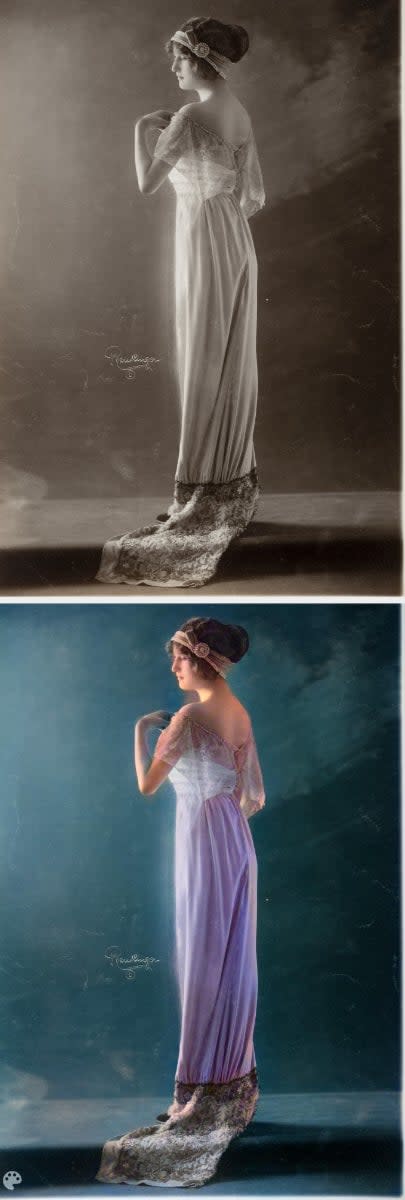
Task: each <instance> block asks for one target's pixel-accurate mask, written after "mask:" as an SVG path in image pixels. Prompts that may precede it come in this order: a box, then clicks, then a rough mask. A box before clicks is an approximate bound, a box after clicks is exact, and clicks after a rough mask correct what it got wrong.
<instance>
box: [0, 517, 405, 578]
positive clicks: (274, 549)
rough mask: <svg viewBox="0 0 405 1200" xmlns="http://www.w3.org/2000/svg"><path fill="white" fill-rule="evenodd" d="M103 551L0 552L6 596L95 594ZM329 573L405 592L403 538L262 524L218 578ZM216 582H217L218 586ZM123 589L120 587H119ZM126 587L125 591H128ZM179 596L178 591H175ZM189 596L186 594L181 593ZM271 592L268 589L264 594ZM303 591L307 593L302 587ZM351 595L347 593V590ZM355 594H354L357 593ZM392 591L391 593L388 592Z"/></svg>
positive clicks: (227, 558) (228, 557) (233, 551)
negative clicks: (404, 584) (64, 591)
mask: <svg viewBox="0 0 405 1200" xmlns="http://www.w3.org/2000/svg"><path fill="white" fill-rule="evenodd" d="M100 556H101V547H98V546H94V545H89V546H63V547H60V546H47V547H35V548H33V547H28V548H25V547H18V548H17V549H7V550H3V551H1V552H0V591H3V592H9V591H11V592H14V591H15V592H18V591H19V590H20V589H24V588H26V589H30V588H36V589H42V588H43V589H44V591H45V590H47V589H52V588H53V587H64V586H66V587H83V588H84V589H85V588H89V587H91V588H93V587H94V588H95V591H97V587H98V585H97V584H96V583H95V575H96V573H97V570H98V566H99V562H100ZM322 572H325V574H326V573H327V574H328V575H330V574H331V573H332V574H336V576H337V577H338V576H339V574H340V573H342V574H343V573H344V574H345V575H346V576H347V574H350V573H353V576H354V577H357V576H359V575H364V576H365V586H364V590H365V591H366V592H367V591H369V592H370V593H373V592H379V591H381V590H382V589H381V588H380V587H379V573H380V572H383V573H384V574H385V576H386V575H387V573H388V574H389V581H390V585H389V588H388V591H389V592H390V593H391V594H398V593H400V591H401V545H400V541H399V540H398V539H397V538H393V537H389V538H388V537H387V538H381V537H377V536H374V537H373V536H371V535H368V536H367V538H363V537H361V536H360V535H359V534H358V533H356V534H355V535H353V531H350V533H349V532H347V531H344V530H340V531H339V536H338V537H335V534H334V536H333V540H332V537H331V535H329V534H327V533H325V531H324V532H322V533H320V532H319V530H318V531H316V530H312V531H310V530H308V527H305V528H304V527H302V528H301V527H299V526H295V527H289V528H288V530H287V531H286V529H285V527H284V528H283V529H282V530H281V528H280V526H272V525H271V524H270V523H265V522H261V523H259V522H256V523H253V524H252V525H251V526H249V529H247V530H246V531H245V533H244V534H243V535H242V537H240V538H238V539H236V540H235V542H233V543H232V544H231V545H230V546H229V548H228V550H227V551H226V553H225V554H224V556H223V558H222V559H221V561H220V563H219V567H218V570H217V573H216V576H215V583H216V584H223V585H224V587H225V588H229V587H230V586H231V585H233V587H235V586H236V587H237V584H238V581H242V580H245V581H246V580H247V579H249V578H251V579H252V580H256V581H257V580H259V581H265V580H266V579H267V580H268V581H269V586H270V585H271V580H272V577H273V576H280V575H281V576H284V577H286V578H287V577H290V578H294V579H295V580H297V583H298V579H297V577H300V576H302V577H305V576H308V577H310V576H311V575H312V574H314V573H316V574H319V573H322ZM212 582H214V580H213V581H212ZM117 586H118V587H119V586H120V585H117ZM122 586H123V587H125V585H122ZM170 590H173V589H170ZM178 590H179V593H183V594H184V590H185V589H184V588H179V589H178ZM264 590H265V589H264ZM297 590H298V591H304V590H305V588H304V586H301V587H300V586H299V584H298V588H297ZM344 590H345V591H347V588H345V589H344ZM353 590H354V588H353ZM384 590H385V591H387V588H386V587H385V589H384ZM153 591H154V593H155V594H156V593H157V592H160V591H161V592H162V594H164V593H165V589H164V588H162V589H161V588H154V589H153Z"/></svg>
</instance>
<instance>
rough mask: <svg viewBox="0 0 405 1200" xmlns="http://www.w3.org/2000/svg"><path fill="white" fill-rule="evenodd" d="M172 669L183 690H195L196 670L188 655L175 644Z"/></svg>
mask: <svg viewBox="0 0 405 1200" xmlns="http://www.w3.org/2000/svg"><path fill="white" fill-rule="evenodd" d="M172 671H173V674H174V675H175V676H176V679H177V683H178V685H179V687H180V688H181V690H182V691H183V692H195V689H196V686H197V679H198V675H197V672H196V671H195V669H194V667H193V665H192V662H191V659H190V658H189V657H188V655H187V654H184V652H183V651H182V650H181V649H180V647H179V646H176V645H174V647H173V654H172Z"/></svg>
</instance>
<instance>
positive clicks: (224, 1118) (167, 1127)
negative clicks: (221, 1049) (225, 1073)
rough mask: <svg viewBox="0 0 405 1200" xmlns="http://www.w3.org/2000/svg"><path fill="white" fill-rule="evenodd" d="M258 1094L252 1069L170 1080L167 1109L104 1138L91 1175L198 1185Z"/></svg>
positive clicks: (115, 1180)
mask: <svg viewBox="0 0 405 1200" xmlns="http://www.w3.org/2000/svg"><path fill="white" fill-rule="evenodd" d="M258 1097H259V1088H258V1081H257V1070H256V1068H254V1069H253V1071H250V1072H249V1074H248V1075H243V1076H242V1077H241V1078H240V1079H233V1080H231V1081H230V1082H229V1083H195V1084H192V1083H190V1084H188V1083H180V1082H179V1081H176V1085H175V1092H174V1102H173V1104H172V1105H171V1106H170V1108H169V1109H168V1111H169V1112H170V1113H171V1114H172V1115H171V1116H170V1118H169V1120H168V1121H166V1122H165V1123H164V1125H163V1126H161V1125H149V1126H145V1127H144V1128H140V1129H134V1130H132V1131H131V1132H130V1133H125V1134H122V1135H121V1136H117V1137H115V1138H111V1140H110V1141H108V1142H106V1143H105V1145H104V1147H103V1151H102V1157H101V1164H100V1167H99V1170H98V1172H97V1175H96V1177H95V1178H96V1179H97V1180H99V1181H101V1182H102V1183H128V1184H131V1183H132V1184H133V1183H150V1184H152V1185H154V1186H155V1187H156V1186H158V1187H201V1186H202V1184H204V1183H206V1182H207V1180H208V1179H210V1178H211V1177H212V1175H214V1174H215V1171H216V1169H217V1166H218V1162H219V1159H220V1158H221V1155H222V1154H223V1153H224V1151H225V1150H226V1148H227V1146H228V1145H229V1143H230V1141H232V1138H234V1137H237V1135H238V1134H239V1133H242V1131H243V1130H244V1129H245V1128H246V1126H247V1125H248V1124H249V1121H251V1120H252V1117H253V1115H254V1112H255V1109H256V1105H257V1101H258Z"/></svg>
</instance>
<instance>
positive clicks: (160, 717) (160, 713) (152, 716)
mask: <svg viewBox="0 0 405 1200" xmlns="http://www.w3.org/2000/svg"><path fill="white" fill-rule="evenodd" d="M172 715H173V714H172V713H170V712H167V710H166V709H163V708H159V709H157V710H156V712H151V713H145V716H144V717H140V721H142V724H143V725H157V726H158V728H159V729H165V728H166V725H168V724H169V721H171V719H172Z"/></svg>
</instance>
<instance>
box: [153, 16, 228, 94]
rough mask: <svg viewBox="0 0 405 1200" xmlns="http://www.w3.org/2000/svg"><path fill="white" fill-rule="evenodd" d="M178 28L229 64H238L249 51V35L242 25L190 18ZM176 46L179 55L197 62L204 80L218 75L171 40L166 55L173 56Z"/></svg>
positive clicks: (206, 64)
mask: <svg viewBox="0 0 405 1200" xmlns="http://www.w3.org/2000/svg"><path fill="white" fill-rule="evenodd" d="M179 28H180V29H181V30H182V31H183V33H193V34H195V37H196V41H197V42H206V43H207V46H209V47H210V50H215V51H216V53H217V54H224V55H225V57H226V58H229V59H230V61H231V62H234V63H235V62H239V59H241V58H243V55H244V54H246V51H247V50H248V49H249V35H248V33H247V32H246V29H244V28H243V26H242V25H225V24H224V22H223V21H217V20H216V17H190V20H189V21H184V22H183V25H180V26H179ZM174 45H178V46H179V48H180V50H181V53H182V54H185V55H186V56H187V58H191V60H192V61H193V62H197V63H198V66H199V72H200V75H202V76H203V78H204V79H209V78H210V77H213V76H215V75H217V74H218V71H216V70H215V67H212V66H211V64H210V63H207V62H205V60H204V59H203V58H200V57H199V56H198V54H193V51H192V50H189V49H188V47H187V46H180V43H179V42H177V43H175V42H174V41H173V38H170V40H169V41H168V42H167V43H166V50H167V52H168V54H173V46H174Z"/></svg>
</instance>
